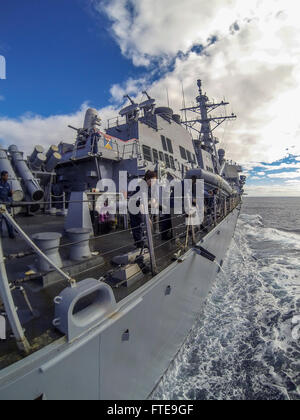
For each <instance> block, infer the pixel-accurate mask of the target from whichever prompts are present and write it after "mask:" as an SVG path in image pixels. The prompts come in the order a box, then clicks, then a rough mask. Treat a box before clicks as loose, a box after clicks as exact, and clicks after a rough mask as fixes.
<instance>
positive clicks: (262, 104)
mask: <svg viewBox="0 0 300 420" xmlns="http://www.w3.org/2000/svg"><path fill="white" fill-rule="evenodd" d="M94 3H95V4H96V8H97V9H98V10H100V11H101V12H104V13H106V14H107V16H108V17H109V18H110V19H111V21H112V33H113V35H114V37H115V39H116V40H117V42H118V43H119V45H120V48H121V50H122V52H123V54H124V55H125V56H126V57H129V58H131V59H132V60H133V62H134V63H135V64H136V65H150V64H151V63H153V62H155V63H159V60H168V59H170V58H173V59H174V60H175V62H174V65H173V67H172V69H171V70H170V71H169V72H168V73H167V74H165V75H164V76H163V77H162V78H160V79H159V80H157V81H156V82H154V83H153V85H152V89H151V93H152V95H153V96H155V97H157V99H158V101H160V102H162V103H163V102H164V103H165V102H166V94H165V91H166V88H168V90H169V96H170V102H171V105H172V107H174V108H175V110H176V111H178V109H180V108H181V106H182V98H181V89H180V81H181V80H182V81H183V83H184V87H185V93H186V98H187V104H188V105H190V104H191V103H192V101H193V99H194V97H195V93H196V91H195V89H196V86H195V81H196V79H197V78H201V79H203V81H204V83H205V89H206V90H207V92H208V94H209V96H211V97H213V98H216V99H217V98H223V95H225V96H226V97H227V98H228V99H229V100H230V102H231V104H232V109H233V110H234V111H235V112H236V113H237V114H238V117H239V120H238V122H236V123H234V124H230V125H228V126H227V128H226V131H225V133H223V132H222V131H221V130H219V136H220V137H221V140H222V139H223V134H225V135H224V144H223V145H224V146H225V147H226V148H227V150H229V152H230V156H232V157H233V159H234V160H238V161H241V162H242V163H246V162H248V161H250V160H251V161H253V160H256V161H266V162H273V161H275V160H278V159H280V158H283V157H285V156H286V155H287V154H288V153H287V149H288V148H293V150H294V154H299V153H300V142H299V138H300V124H299V119H298V116H297V106H296V104H297V102H298V98H299V96H300V90H299V86H300V68H299V67H300V66H299V63H300V34H299V30H298V21H297V16H298V11H297V8H298V6H297V4H296V2H294V1H292V0H287V1H286V0H285V1H283V0H263V1H255V2H248V3H250V4H246V3H247V2H245V1H244V0H232V1H231V0H222V1H221V0H213V1H210V2H207V1H202V0H188V1H185V2H182V1H181V0H164V2H163V5H162V2H161V1H160V0H153V1H152V2H149V1H147V0H128V1H125V0H124V1H120V0H109V1H104V0H102V1H94ZM212 36H215V37H216V38H215V40H216V42H214V43H211V44H210V43H209V41H208V40H209V39H211V38H212ZM199 44H201V45H203V46H207V44H210V45H209V46H207V47H206V48H205V50H204V51H202V52H201V54H199V52H197V51H196V50H195V49H193V48H192V47H193V46H195V45H199ZM180 52H182V53H183V54H179V53H180ZM175 57H176V58H175ZM163 62H164V63H165V61H163ZM150 69H152V68H151V66H150ZM118 88H119V89H121V88H122V86H119V87H118V86H117V85H116V86H115V87H114V90H115V91H118ZM285 104H286V105H285ZM230 111H231V109H230ZM223 145H222V146H223Z"/></svg>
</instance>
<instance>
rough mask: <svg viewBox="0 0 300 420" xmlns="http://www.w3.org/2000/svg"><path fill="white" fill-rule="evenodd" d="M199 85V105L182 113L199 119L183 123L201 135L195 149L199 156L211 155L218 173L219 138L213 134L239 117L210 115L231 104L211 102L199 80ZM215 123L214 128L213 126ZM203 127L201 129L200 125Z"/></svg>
mask: <svg viewBox="0 0 300 420" xmlns="http://www.w3.org/2000/svg"><path fill="white" fill-rule="evenodd" d="M197 85H198V88H199V96H197V98H196V101H197V105H196V106H195V107H191V108H183V109H182V110H181V111H184V112H185V113H186V112H187V111H189V112H194V113H195V114H197V115H198V116H197V118H195V119H190V120H188V119H186V121H183V122H182V124H183V125H185V126H186V128H189V129H191V130H194V131H196V132H197V133H198V134H199V137H198V139H197V140H194V144H195V149H196V153H197V155H199V154H200V153H201V149H202V150H206V151H207V152H209V153H211V155H212V156H213V160H214V166H215V171H216V173H219V172H220V163H219V159H218V154H217V148H216V145H217V143H218V140H217V138H216V137H215V136H214V135H213V132H214V131H215V129H216V128H218V127H219V126H220V125H221V124H223V123H224V122H225V121H227V120H235V119H236V118H237V117H236V115H235V114H231V115H230V116H221V117H215V116H212V115H210V114H209V113H210V112H212V111H214V110H216V109H217V108H219V107H221V106H226V105H229V102H225V101H222V102H220V103H214V102H210V101H209V98H208V97H207V96H206V93H205V94H203V91H202V81H201V80H198V81H197ZM212 123H214V126H212ZM198 124H200V125H201V127H199V125H198Z"/></svg>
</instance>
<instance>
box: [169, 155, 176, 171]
mask: <svg viewBox="0 0 300 420" xmlns="http://www.w3.org/2000/svg"><path fill="white" fill-rule="evenodd" d="M170 163H171V168H172V169H174V171H175V170H176V167H175V162H174V159H173V156H170Z"/></svg>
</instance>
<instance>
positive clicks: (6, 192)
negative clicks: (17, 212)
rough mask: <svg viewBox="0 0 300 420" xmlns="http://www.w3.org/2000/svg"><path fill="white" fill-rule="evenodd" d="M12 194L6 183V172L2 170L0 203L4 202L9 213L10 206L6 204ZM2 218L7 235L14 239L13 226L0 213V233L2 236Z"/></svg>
mask: <svg viewBox="0 0 300 420" xmlns="http://www.w3.org/2000/svg"><path fill="white" fill-rule="evenodd" d="M12 195H13V191H12V190H11V187H10V185H9V183H8V172H6V171H2V172H1V179H0V203H2V204H6V209H7V211H8V212H9V213H10V211H11V210H10V207H9V206H8V204H9V203H10V202H11V198H12ZM3 219H4V220H5V223H6V226H7V231H8V235H9V237H10V238H11V239H15V233H14V229H13V227H12V226H11V225H10V223H8V221H7V220H6V219H5V217H3V216H2V215H0V235H1V236H3V233H2V225H3Z"/></svg>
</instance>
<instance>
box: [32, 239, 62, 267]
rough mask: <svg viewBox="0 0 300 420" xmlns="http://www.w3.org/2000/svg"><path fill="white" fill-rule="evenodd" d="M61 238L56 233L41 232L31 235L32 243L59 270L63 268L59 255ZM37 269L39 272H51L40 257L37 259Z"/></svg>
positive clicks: (46, 263) (48, 265) (47, 264)
mask: <svg viewBox="0 0 300 420" xmlns="http://www.w3.org/2000/svg"><path fill="white" fill-rule="evenodd" d="M61 237H62V235H61V234H60V233H56V232H43V233H36V234H34V235H32V240H33V241H34V243H35V244H36V245H37V246H38V247H39V248H40V249H41V250H42V251H43V252H44V254H45V255H46V256H47V257H48V258H49V259H50V260H51V261H52V262H53V263H55V264H56V266H57V267H59V268H61V267H62V266H63V264H62V260H61V258H60V255H59V244H60V239H61ZM38 268H39V270H40V271H41V272H48V271H52V270H53V268H52V267H51V266H50V264H49V263H48V262H47V261H45V260H44V259H43V258H41V257H39V259H38Z"/></svg>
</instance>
